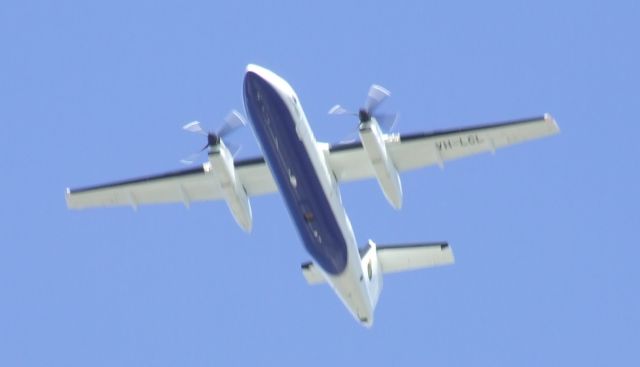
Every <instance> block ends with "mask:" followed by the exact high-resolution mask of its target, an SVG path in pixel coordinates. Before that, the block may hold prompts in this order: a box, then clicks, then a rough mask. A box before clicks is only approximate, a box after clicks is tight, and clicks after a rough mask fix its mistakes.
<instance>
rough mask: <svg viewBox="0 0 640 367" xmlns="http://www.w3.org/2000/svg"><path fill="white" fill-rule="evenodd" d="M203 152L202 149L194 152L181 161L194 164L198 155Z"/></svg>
mask: <svg viewBox="0 0 640 367" xmlns="http://www.w3.org/2000/svg"><path fill="white" fill-rule="evenodd" d="M201 152H202V151H200V152H198V153H193V154H191V155H189V156H188V157H186V158H183V159H181V160H180V163H182V164H186V165H190V164H193V162H195V161H196V158H198V156H199V155H200V153H201Z"/></svg>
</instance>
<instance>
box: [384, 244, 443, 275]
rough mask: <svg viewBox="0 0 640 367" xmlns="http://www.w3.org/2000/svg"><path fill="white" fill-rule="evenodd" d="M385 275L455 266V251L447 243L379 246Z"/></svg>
mask: <svg viewBox="0 0 640 367" xmlns="http://www.w3.org/2000/svg"><path fill="white" fill-rule="evenodd" d="M377 250H378V260H379V261H380V266H381V267H382V272H383V273H384V274H388V273H396V272H399V271H407V270H415V269H420V268H430V267H432V266H440V265H449V264H453V262H454V259H453V251H451V247H449V244H448V243H446V242H436V243H418V244H411V245H391V246H381V245H378V246H377Z"/></svg>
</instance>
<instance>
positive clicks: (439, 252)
mask: <svg viewBox="0 0 640 367" xmlns="http://www.w3.org/2000/svg"><path fill="white" fill-rule="evenodd" d="M388 96H389V92H388V91H386V90H385V89H384V88H382V87H380V86H376V85H374V86H372V87H371V89H370V91H369V95H368V98H367V102H366V104H365V107H364V108H362V109H361V110H360V111H359V112H358V113H355V114H354V115H356V116H358V118H359V120H360V123H359V134H360V141H358V142H353V143H343V144H335V145H329V144H326V143H319V142H317V141H316V139H315V137H314V135H313V132H312V131H311V128H310V127H309V123H308V121H307V118H306V116H305V114H304V111H303V110H302V106H301V105H300V102H299V100H298V97H297V96H296V93H295V92H294V91H293V89H292V88H291V86H290V85H289V84H288V83H287V82H286V81H285V80H284V79H282V78H281V77H279V76H278V75H276V74H274V73H273V72H271V71H269V70H267V69H264V68H262V67H260V66H257V65H249V66H247V70H246V74H245V76H244V105H245V109H246V111H247V113H248V115H249V117H250V121H251V124H252V126H253V130H254V132H255V136H256V137H257V139H258V141H259V143H260V146H261V148H262V151H263V153H264V158H253V159H243V160H238V161H234V157H233V154H232V153H231V151H230V149H229V148H228V147H227V146H226V145H225V143H224V142H223V141H222V139H221V138H222V137H223V136H224V135H225V134H227V133H228V132H229V131H231V130H233V129H234V128H235V127H237V126H239V125H241V124H242V122H243V121H242V120H241V118H240V117H239V115H238V114H232V115H230V118H229V119H228V124H227V125H225V127H223V129H221V130H219V131H218V132H216V133H208V134H207V133H205V132H204V131H203V130H202V129H201V128H200V126H199V125H198V124H197V123H191V124H188V125H185V129H186V130H189V131H194V132H200V133H204V134H206V135H207V136H208V143H207V145H206V146H205V148H204V149H207V148H208V155H209V159H208V161H207V162H206V163H204V164H202V166H201V167H198V168H193V169H184V170H180V171H175V172H169V173H164V174H160V175H155V176H150V177H143V178H138V179H133V180H126V181H120V182H115V183H110V184H104V185H98V186H91V187H85V188H78V189H67V192H66V199H67V205H68V207H69V208H73V209H83V208H88V207H99V206H116V205H130V206H132V207H134V208H136V207H137V206H138V205H142V204H158V203H170V202H182V203H184V204H185V205H187V206H188V205H189V204H190V203H191V202H195V201H204V200H224V201H225V202H226V203H227V205H228V207H229V209H230V211H231V213H232V215H233V217H234V218H235V220H236V222H237V223H238V225H240V227H241V228H242V229H243V230H245V231H247V232H249V231H251V225H252V215H251V206H250V203H249V198H250V197H252V196H256V195H263V194H267V193H272V192H275V191H280V193H281V194H282V196H283V197H284V200H285V203H286V205H287V208H288V210H289V214H290V215H291V218H292V220H293V223H294V224H295V226H296V228H297V230H298V233H299V235H300V237H301V239H302V242H303V244H304V245H305V247H306V249H307V251H308V252H309V254H310V255H311V257H312V259H313V261H312V262H309V263H305V264H303V265H302V273H303V275H304V277H305V278H306V280H307V282H308V283H309V284H318V283H324V282H326V283H328V284H329V285H330V286H331V287H332V288H333V289H334V290H335V292H336V293H337V295H338V296H339V297H340V299H341V300H342V301H343V302H344V304H345V306H346V307H347V309H348V310H349V311H350V312H351V313H352V314H353V316H354V317H355V318H356V319H357V320H358V321H359V322H360V323H361V324H362V325H365V326H367V327H370V326H371V325H372V324H373V313H374V309H375V306H376V303H377V301H378V297H379V296H380V291H381V290H382V276H383V274H386V273H393V272H399V271H406V270H411V269H417V268H426V267H432V266H437V265H446V264H451V263H453V253H452V251H451V248H450V247H449V245H448V244H447V243H446V242H438V243H417V244H409V245H390V246H389V245H388V246H379V245H376V244H375V243H374V242H373V241H371V240H369V242H368V245H367V246H366V247H364V248H359V247H358V243H357V242H356V238H355V235H354V232H353V229H352V228H351V223H350V222H349V218H348V217H347V214H346V212H345V209H344V207H343V205H342V200H341V198H340V190H339V183H341V182H345V181H353V180H360V179H364V178H375V179H376V180H377V181H378V183H379V185H380V188H381V190H382V192H383V193H384V196H385V197H386V199H387V200H388V201H389V203H390V204H391V205H392V206H393V207H394V208H396V209H399V208H400V207H401V206H402V186H401V183H400V175H399V172H402V171H407V170H412V169H417V168H421V167H426V166H430V165H436V164H437V165H440V166H442V165H443V164H444V162H445V161H448V160H452V159H456V158H460V157H464V156H468V155H472V154H476V153H482V152H493V151H495V150H496V149H497V148H501V147H504V146H507V145H511V144H515V143H519V142H521V141H525V140H530V139H536V138H540V137H544V136H548V135H552V134H555V133H557V132H558V126H557V125H556V123H555V121H554V120H553V118H552V117H551V116H550V115H544V116H541V117H537V118H530V119H523V120H518V121H510V122H503V123H497V124H490V125H483V126H476V127H465V128H461V129H454V130H442V131H437V132H430V133H417V134H401V135H398V134H385V133H383V132H382V131H381V127H380V124H384V123H386V122H389V121H393V120H394V116H389V115H378V114H376V113H375V112H376V108H377V107H378V106H379V105H380V103H381V102H382V101H383V100H384V99H385V98H386V97H388ZM330 113H332V114H347V113H348V112H347V111H346V110H345V109H344V108H342V107H340V106H335V107H334V108H332V109H331V111H330ZM204 149H203V150H204Z"/></svg>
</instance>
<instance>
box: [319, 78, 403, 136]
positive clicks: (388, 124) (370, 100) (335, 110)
mask: <svg viewBox="0 0 640 367" xmlns="http://www.w3.org/2000/svg"><path fill="white" fill-rule="evenodd" d="M389 96H391V93H390V92H389V91H388V90H387V89H385V88H384V87H382V86H379V85H377V84H373V85H372V86H371V87H370V88H369V93H368V94H367V99H366V100H365V103H364V107H362V108H361V109H360V110H358V112H357V113H355V112H351V111H349V110H347V109H346V108H344V107H342V106H341V105H339V104H337V105H335V106H333V107H332V108H331V109H330V110H329V114H330V115H352V116H357V117H358V120H360V123H364V122H368V121H370V120H371V118H372V117H374V118H375V119H376V120H377V121H378V124H380V126H381V127H383V128H385V130H390V129H391V128H392V127H393V125H394V124H395V123H396V120H397V119H398V114H396V113H375V112H376V109H377V108H378V107H379V106H380V105H381V104H382V102H384V101H385V100H386V99H387V98H388V97H389Z"/></svg>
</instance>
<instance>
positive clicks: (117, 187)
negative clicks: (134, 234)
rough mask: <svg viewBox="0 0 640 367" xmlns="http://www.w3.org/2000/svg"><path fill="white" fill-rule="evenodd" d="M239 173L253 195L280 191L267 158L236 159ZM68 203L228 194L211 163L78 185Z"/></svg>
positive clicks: (83, 204) (75, 206)
mask: <svg viewBox="0 0 640 367" xmlns="http://www.w3.org/2000/svg"><path fill="white" fill-rule="evenodd" d="M235 167H236V174H237V175H238V178H239V179H240V182H242V184H243V185H244V188H245V190H246V191H247V194H248V195H249V196H256V195H262V194H267V193H271V192H275V191H277V190H278V189H277V187H276V184H275V182H274V181H273V178H272V177H271V172H269V168H268V167H267V165H266V163H265V161H264V159H262V158H255V159H248V160H241V161H237V162H236V163H235ZM66 198H67V206H68V207H69V208H72V209H84V208H90V207H105V206H120V205H128V206H132V207H134V208H136V207H138V206H139V205H143V204H162V203H175V202H177V203H184V204H185V205H189V204H190V203H191V202H194V201H205V200H222V199H223V198H224V196H223V193H222V191H221V189H220V185H219V184H218V182H217V181H216V175H214V174H212V173H211V169H210V164H209V163H208V162H207V163H204V164H203V165H202V166H201V167H197V168H191V169H184V170H180V171H174V172H167V173H164V174H159V175H154V176H148V177H140V178H135V179H131V180H126V181H119V182H113V183H108V184H104V185H97V186H91V187H84V188H78V189H67V195H66Z"/></svg>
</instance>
